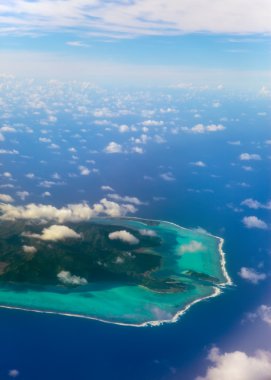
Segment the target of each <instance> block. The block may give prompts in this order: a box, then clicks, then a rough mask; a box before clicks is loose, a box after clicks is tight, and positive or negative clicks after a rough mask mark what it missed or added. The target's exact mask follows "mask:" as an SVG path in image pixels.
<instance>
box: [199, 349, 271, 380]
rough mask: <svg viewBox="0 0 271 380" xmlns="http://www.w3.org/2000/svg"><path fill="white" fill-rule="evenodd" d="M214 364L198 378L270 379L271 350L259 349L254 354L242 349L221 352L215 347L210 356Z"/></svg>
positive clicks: (221, 379)
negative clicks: (248, 353) (250, 354)
mask: <svg viewBox="0 0 271 380" xmlns="http://www.w3.org/2000/svg"><path fill="white" fill-rule="evenodd" d="M208 359H209V361H210V362H211V363H212V366H211V367H209V368H208V369H207V373H206V375H205V376H203V377H202V376H199V377H197V378H196V380H269V379H270V374H271V352H269V351H262V350H259V351H257V352H256V353H255V355H254V356H249V355H247V354H246V353H245V352H242V351H234V352H226V353H224V354H222V353H220V351H219V349H218V348H216V347H214V348H213V349H212V350H211V351H210V353H209V356H208Z"/></svg>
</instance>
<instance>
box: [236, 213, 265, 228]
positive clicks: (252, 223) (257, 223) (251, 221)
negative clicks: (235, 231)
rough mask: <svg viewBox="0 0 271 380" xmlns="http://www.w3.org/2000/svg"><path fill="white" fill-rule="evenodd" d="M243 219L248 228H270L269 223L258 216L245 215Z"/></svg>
mask: <svg viewBox="0 0 271 380" xmlns="http://www.w3.org/2000/svg"><path fill="white" fill-rule="evenodd" d="M242 221H243V224H244V225H245V226H246V227H247V228H259V229H262V230H266V229H267V228H268V226H267V224H266V223H265V222H264V221H263V220H261V219H259V218H258V217H257V216H245V217H244V218H243V220H242Z"/></svg>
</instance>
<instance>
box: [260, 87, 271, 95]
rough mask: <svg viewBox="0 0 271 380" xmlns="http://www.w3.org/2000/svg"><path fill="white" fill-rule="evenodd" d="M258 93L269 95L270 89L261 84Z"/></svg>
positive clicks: (270, 93)
mask: <svg viewBox="0 0 271 380" xmlns="http://www.w3.org/2000/svg"><path fill="white" fill-rule="evenodd" d="M259 94H260V95H261V96H270V95H271V90H270V89H269V88H268V87H267V86H262V87H261V89H260V91H259Z"/></svg>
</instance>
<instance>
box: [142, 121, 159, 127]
mask: <svg viewBox="0 0 271 380" xmlns="http://www.w3.org/2000/svg"><path fill="white" fill-rule="evenodd" d="M141 124H142V125H143V126H144V127H160V126H162V125H164V122H163V121H162V120H159V121H157V120H145V121H143V122H142V123H141Z"/></svg>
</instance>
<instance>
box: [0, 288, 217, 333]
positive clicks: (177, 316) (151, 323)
mask: <svg viewBox="0 0 271 380" xmlns="http://www.w3.org/2000/svg"><path fill="white" fill-rule="evenodd" d="M213 290H214V292H213V294H211V295H209V296H205V297H201V298H198V299H196V300H194V301H192V302H190V303H189V304H188V305H186V306H185V307H184V308H182V309H181V310H179V311H178V312H177V313H176V314H174V316H173V317H172V318H171V319H165V320H156V321H147V322H143V323H139V324H136V323H128V322H127V323H125V322H114V321H108V320H106V319H102V318H97V317H92V316H90V315H84V314H74V313H65V312H61V311H53V310H39V309H30V308H24V307H21V306H8V305H0V308H2V309H10V310H19V311H26V312H33V313H39V314H53V315H63V316H65V317H75V318H83V319H91V320H94V321H99V322H103V323H108V324H113V325H119V326H127V327H148V326H161V325H163V324H166V323H176V322H177V321H178V320H179V319H180V317H181V316H182V315H184V314H185V313H186V312H187V311H188V310H189V309H190V307H191V306H193V305H195V304H196V303H198V302H201V301H203V300H207V299H209V298H214V297H217V296H218V295H219V294H221V290H220V289H219V288H216V287H213Z"/></svg>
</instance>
